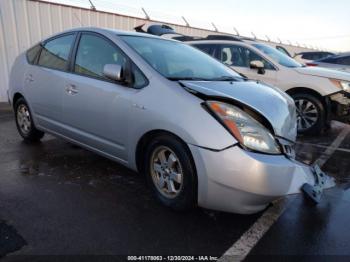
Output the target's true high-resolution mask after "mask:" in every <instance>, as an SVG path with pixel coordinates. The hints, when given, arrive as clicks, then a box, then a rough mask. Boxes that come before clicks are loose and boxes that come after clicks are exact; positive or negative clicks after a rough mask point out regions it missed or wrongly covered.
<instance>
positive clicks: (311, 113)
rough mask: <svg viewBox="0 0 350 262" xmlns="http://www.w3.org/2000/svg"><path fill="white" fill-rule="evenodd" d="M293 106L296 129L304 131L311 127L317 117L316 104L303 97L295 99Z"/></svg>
mask: <svg viewBox="0 0 350 262" xmlns="http://www.w3.org/2000/svg"><path fill="white" fill-rule="evenodd" d="M295 106H296V109H297V123H298V130H299V131H304V130H307V129H310V128H311V127H313V126H314V125H315V124H316V123H317V121H318V118H319V112H318V110H317V107H316V105H315V104H314V103H313V102H311V101H309V100H307V99H303V98H298V99H296V100H295Z"/></svg>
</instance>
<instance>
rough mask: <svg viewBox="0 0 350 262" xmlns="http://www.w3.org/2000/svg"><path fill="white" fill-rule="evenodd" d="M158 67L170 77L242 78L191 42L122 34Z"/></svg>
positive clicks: (183, 78) (174, 78)
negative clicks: (189, 43)
mask: <svg viewBox="0 0 350 262" xmlns="http://www.w3.org/2000/svg"><path fill="white" fill-rule="evenodd" d="M120 37H121V38H122V39H123V40H124V41H125V42H126V43H127V44H128V45H129V46H131V47H132V48H133V49H134V50H135V51H136V52H137V53H138V54H139V55H141V56H142V58H143V59H145V60H146V61H147V62H148V63H149V64H150V65H151V66H152V67H153V68H154V69H155V70H157V71H158V72H159V73H160V74H162V75H163V76H164V77H166V78H168V79H170V80H186V79H187V80H222V81H225V80H234V79H238V78H239V79H242V77H241V76H240V75H239V74H237V73H236V72H234V71H233V70H232V69H230V68H228V67H227V66H225V65H223V64H221V63H220V62H218V61H216V60H215V59H214V58H212V57H210V56H209V55H207V54H205V53H203V52H201V51H199V50H197V49H196V48H193V47H191V46H189V45H186V44H183V43H180V42H176V41H170V40H165V39H160V38H151V37H142V36H120Z"/></svg>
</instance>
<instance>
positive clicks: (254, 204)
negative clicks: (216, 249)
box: [189, 145, 334, 214]
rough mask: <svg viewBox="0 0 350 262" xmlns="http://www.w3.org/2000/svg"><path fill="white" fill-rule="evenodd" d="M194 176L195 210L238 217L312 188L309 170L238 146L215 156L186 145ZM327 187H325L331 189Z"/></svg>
mask: <svg viewBox="0 0 350 262" xmlns="http://www.w3.org/2000/svg"><path fill="white" fill-rule="evenodd" d="M189 147H190V149H191V152H192V155H193V157H194V161H195V163H196V168H197V174H198V204H199V206H202V207H205V208H210V209H215V210H221V211H228V212H234V213H241V214H251V213H255V212H258V211H261V210H262V209H264V208H265V207H266V206H267V205H268V204H269V203H270V202H271V201H273V200H275V199H278V198H280V197H282V196H285V195H288V194H295V193H300V192H301V187H302V186H303V185H304V184H305V183H308V184H311V185H314V184H315V182H316V181H315V177H314V174H313V171H312V169H311V168H310V167H309V166H307V165H304V164H302V163H300V162H297V161H294V160H290V159H288V158H286V157H285V156H283V155H264V154H258V153H252V152H247V151H245V150H243V149H241V148H240V147H238V146H233V147H231V148H228V149H226V150H223V151H220V152H215V151H210V150H207V149H203V148H200V147H197V146H193V145H189ZM329 181H330V183H329V185H328V187H330V186H332V185H334V184H332V183H331V179H329Z"/></svg>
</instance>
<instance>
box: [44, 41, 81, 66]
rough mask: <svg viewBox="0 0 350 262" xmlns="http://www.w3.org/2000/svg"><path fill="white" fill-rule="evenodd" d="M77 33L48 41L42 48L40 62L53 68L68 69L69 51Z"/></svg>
mask: <svg viewBox="0 0 350 262" xmlns="http://www.w3.org/2000/svg"><path fill="white" fill-rule="evenodd" d="M74 38H75V35H74V34H71V35H65V36H61V37H57V38H55V39H53V40H49V41H48V42H46V43H45V44H44V46H43V48H42V51H41V54H40V58H39V61H38V64H39V65H41V66H45V67H48V68H52V69H58V70H66V69H67V67H68V58H69V53H70V50H71V48H72V45H73V42H74Z"/></svg>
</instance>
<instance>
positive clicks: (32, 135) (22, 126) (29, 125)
mask: <svg viewBox="0 0 350 262" xmlns="http://www.w3.org/2000/svg"><path fill="white" fill-rule="evenodd" d="M14 110H15V121H16V126H17V130H18V133H19V134H20V135H21V137H22V138H23V139H24V141H26V142H37V141H39V140H40V139H41V138H43V136H44V135H45V133H44V132H42V131H39V130H38V129H36V127H35V125H34V122H33V118H32V114H31V112H30V109H29V106H28V104H27V102H26V101H25V99H24V98H23V97H21V98H19V99H18V100H17V101H16V103H15V106H14Z"/></svg>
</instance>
